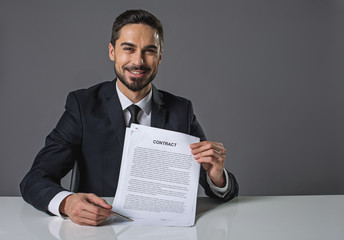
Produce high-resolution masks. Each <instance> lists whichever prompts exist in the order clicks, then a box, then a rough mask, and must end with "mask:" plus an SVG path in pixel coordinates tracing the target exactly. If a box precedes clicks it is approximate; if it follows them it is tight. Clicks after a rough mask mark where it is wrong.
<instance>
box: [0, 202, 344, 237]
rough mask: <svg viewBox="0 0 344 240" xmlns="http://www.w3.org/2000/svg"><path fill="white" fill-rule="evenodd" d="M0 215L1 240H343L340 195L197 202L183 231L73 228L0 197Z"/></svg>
mask: <svg viewBox="0 0 344 240" xmlns="http://www.w3.org/2000/svg"><path fill="white" fill-rule="evenodd" d="M109 202H110V203H112V201H111V199H110V201H109ZM0 214H1V216H0V239H1V240H16V239H20V240H24V239H25V240H31V239H44V240H49V239H58V238H60V239H63V240H65V239H74V240H76V239H83V240H88V239H97V240H102V239H113V240H114V239H121V240H123V239H130V240H136V239H149V240H155V239H159V240H167V239H168V240H172V239H178V240H182V239H188V240H193V239H206V240H217V239H231V240H236V239H245V240H251V239H255V240H257V239H264V240H269V239H274V240H277V239H278V240H283V239H288V240H291V239H312V240H313V239H322V240H323V239H326V240H328V239H330V240H335V239H338V240H339V239H341V240H343V239H344V195H338V196H282V197H280V196H277V197H239V198H237V199H235V200H233V201H231V202H228V203H224V204H220V203H218V202H215V201H214V200H212V199H209V198H199V199H198V206H197V216H196V219H197V220H196V226H195V227H186V228H179V227H178V228H177V227H144V226H128V225H117V224H116V223H108V224H107V225H103V226H99V227H88V226H79V225H76V224H74V223H73V222H71V221H69V220H61V219H59V218H57V217H51V216H48V215H47V214H45V213H43V212H40V211H38V210H36V209H34V208H33V207H32V206H30V205H28V204H27V203H25V202H24V201H23V200H22V198H21V197H0ZM54 235H55V236H54Z"/></svg>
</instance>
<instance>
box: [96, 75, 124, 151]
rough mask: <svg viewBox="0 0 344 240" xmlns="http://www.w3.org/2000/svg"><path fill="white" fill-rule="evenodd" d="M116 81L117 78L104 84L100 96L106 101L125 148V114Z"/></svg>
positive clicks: (107, 109)
mask: <svg viewBox="0 0 344 240" xmlns="http://www.w3.org/2000/svg"><path fill="white" fill-rule="evenodd" d="M115 83H116V80H114V81H112V82H111V83H109V84H108V85H106V86H104V88H103V89H102V92H101V93H100V97H101V98H102V99H103V101H104V104H105V109H106V111H107V113H108V115H109V117H110V120H111V122H112V125H113V127H114V129H115V134H116V137H117V139H118V141H119V143H120V145H121V148H122V149H123V145H124V134H125V123H124V116H123V111H122V107H121V103H120V101H119V99H118V95H117V92H116V85H115Z"/></svg>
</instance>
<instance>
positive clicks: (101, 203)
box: [87, 193, 112, 209]
mask: <svg viewBox="0 0 344 240" xmlns="http://www.w3.org/2000/svg"><path fill="white" fill-rule="evenodd" d="M87 198H88V200H89V201H90V202H92V203H95V204H97V205H99V206H100V207H102V208H105V209H112V206H111V205H109V204H108V203H107V202H106V201H105V200H104V199H102V198H100V197H98V196H97V195H95V194H92V193H90V194H87Z"/></svg>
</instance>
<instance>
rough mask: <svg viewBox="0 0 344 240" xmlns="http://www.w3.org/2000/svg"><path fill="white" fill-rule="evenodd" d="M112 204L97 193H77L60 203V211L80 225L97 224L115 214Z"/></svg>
mask: <svg viewBox="0 0 344 240" xmlns="http://www.w3.org/2000/svg"><path fill="white" fill-rule="evenodd" d="M111 209H112V207H111V205H109V204H107V203H106V201H105V200H104V199H102V198H100V197H98V196H96V195H95V194H92V193H90V194H86V193H75V194H71V195H69V196H68V197H66V198H65V199H64V200H63V201H62V202H61V204H60V212H61V213H62V214H65V215H67V216H68V217H69V218H70V219H71V220H72V221H73V222H75V223H77V224H80V225H92V226H96V225H99V224H101V223H102V222H104V221H105V220H106V219H107V218H108V217H109V216H112V215H113V212H112V211H111Z"/></svg>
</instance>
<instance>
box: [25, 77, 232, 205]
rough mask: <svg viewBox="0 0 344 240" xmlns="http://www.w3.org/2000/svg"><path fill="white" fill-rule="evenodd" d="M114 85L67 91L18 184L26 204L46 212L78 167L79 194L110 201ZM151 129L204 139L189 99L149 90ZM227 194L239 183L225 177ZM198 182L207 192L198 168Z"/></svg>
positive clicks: (117, 130) (116, 128)
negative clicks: (41, 145)
mask: <svg viewBox="0 0 344 240" xmlns="http://www.w3.org/2000/svg"><path fill="white" fill-rule="evenodd" d="M115 84H116V81H115V80H114V81H112V82H104V83H100V84H98V85H95V86H93V87H91V88H89V89H82V90H78V91H74V92H71V93H70V94H69V95H68V97H67V101H66V106H65V108H66V110H65V112H64V113H63V115H62V117H61V119H60V120H59V122H58V124H57V126H56V128H55V129H54V130H53V131H52V132H51V133H50V134H49V135H48V137H47V138H46V142H45V146H44V148H43V149H42V150H41V151H40V152H39V153H38V155H37V157H36V158H35V161H34V163H33V165H32V168H31V169H30V171H29V172H28V173H27V175H26V176H25V177H24V179H23V181H22V182H21V184H20V189H21V193H22V196H23V198H24V200H25V201H27V202H28V203H30V204H32V205H33V206H34V207H36V208H37V209H40V210H42V211H46V210H47V207H48V204H49V202H50V200H51V199H52V198H53V197H54V196H55V195H56V194H57V193H59V192H61V191H64V190H66V189H64V188H62V187H61V185H60V180H61V178H62V177H64V176H65V175H66V174H67V173H68V172H69V171H70V170H71V169H72V168H73V165H74V161H77V162H78V165H79V169H80V182H79V189H78V191H79V192H89V193H95V194H96V195H98V196H103V197H113V196H114V195H115V193H116V188H117V181H118V177H119V171H120V165H121V158H122V149H123V144H124V134H125V123H124V117H123V111H122V108H121V105H120V102H119V99H118V95H117V92H116V85H115ZM152 91H153V92H152V115H151V126H152V127H158V128H164V129H168V130H173V131H178V132H183V133H187V134H190V135H193V136H197V137H199V138H201V140H205V136H204V133H203V131H202V128H201V126H200V125H199V123H198V121H197V119H196V117H195V115H194V113H193V109H192V104H191V102H190V101H189V100H187V99H184V98H181V97H176V96H174V95H172V94H169V93H167V92H164V91H159V90H157V89H156V88H155V87H154V86H153V87H152ZM229 176H230V178H231V183H232V190H231V191H230V193H228V194H227V195H226V196H225V197H224V198H223V200H230V199H232V198H234V197H235V196H237V194H238V184H237V182H236V180H235V178H234V176H233V175H232V174H229ZM200 183H201V185H202V186H203V188H204V189H205V192H206V194H207V195H209V196H211V197H215V198H216V196H215V195H214V194H213V193H212V191H211V190H210V188H209V185H208V183H207V181H206V174H205V171H204V169H203V168H201V176H200Z"/></svg>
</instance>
